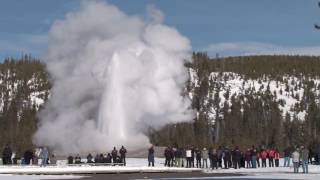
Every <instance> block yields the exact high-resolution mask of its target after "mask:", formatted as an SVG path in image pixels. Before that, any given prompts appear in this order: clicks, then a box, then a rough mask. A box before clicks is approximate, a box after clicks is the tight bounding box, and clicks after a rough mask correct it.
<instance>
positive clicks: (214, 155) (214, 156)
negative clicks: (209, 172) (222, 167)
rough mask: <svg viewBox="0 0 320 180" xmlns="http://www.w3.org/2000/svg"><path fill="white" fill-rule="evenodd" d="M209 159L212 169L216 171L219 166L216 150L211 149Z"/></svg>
mask: <svg viewBox="0 0 320 180" xmlns="http://www.w3.org/2000/svg"><path fill="white" fill-rule="evenodd" d="M211 156H212V157H211V159H212V169H218V164H219V156H218V153H217V150H216V149H213V151H212V154H211Z"/></svg>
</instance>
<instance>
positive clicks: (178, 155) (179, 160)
mask: <svg viewBox="0 0 320 180" xmlns="http://www.w3.org/2000/svg"><path fill="white" fill-rule="evenodd" d="M174 157H175V160H176V161H175V162H176V164H175V166H176V167H182V149H181V148H177V150H176V151H175V152H174Z"/></svg>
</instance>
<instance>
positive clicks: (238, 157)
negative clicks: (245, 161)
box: [232, 146, 242, 169]
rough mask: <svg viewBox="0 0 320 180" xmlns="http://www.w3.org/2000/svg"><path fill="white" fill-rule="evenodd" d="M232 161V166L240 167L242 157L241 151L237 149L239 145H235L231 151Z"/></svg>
mask: <svg viewBox="0 0 320 180" xmlns="http://www.w3.org/2000/svg"><path fill="white" fill-rule="evenodd" d="M232 157H233V159H234V161H233V163H234V165H233V166H234V168H235V169H237V168H240V167H241V159H242V153H241V151H240V150H239V147H238V146H236V148H235V150H234V151H233V155H232Z"/></svg>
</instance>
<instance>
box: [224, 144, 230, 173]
mask: <svg viewBox="0 0 320 180" xmlns="http://www.w3.org/2000/svg"><path fill="white" fill-rule="evenodd" d="M223 161H224V168H225V169H229V168H230V167H231V154H230V151H229V149H228V148H227V147H226V148H225V150H224V155H223Z"/></svg>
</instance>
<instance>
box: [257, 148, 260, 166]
mask: <svg viewBox="0 0 320 180" xmlns="http://www.w3.org/2000/svg"><path fill="white" fill-rule="evenodd" d="M256 159H257V165H258V168H260V151H259V150H257V152H256Z"/></svg>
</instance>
